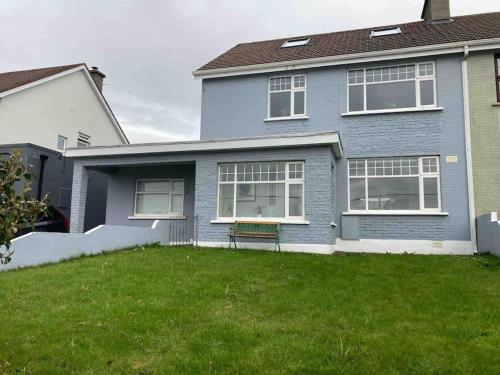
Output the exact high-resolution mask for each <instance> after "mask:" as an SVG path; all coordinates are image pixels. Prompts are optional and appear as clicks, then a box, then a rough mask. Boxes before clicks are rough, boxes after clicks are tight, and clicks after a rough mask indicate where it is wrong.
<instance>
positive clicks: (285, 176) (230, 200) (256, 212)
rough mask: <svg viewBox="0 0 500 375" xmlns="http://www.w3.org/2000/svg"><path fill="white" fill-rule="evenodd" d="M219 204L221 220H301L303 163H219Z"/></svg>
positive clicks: (302, 207) (302, 211) (302, 214)
mask: <svg viewBox="0 0 500 375" xmlns="http://www.w3.org/2000/svg"><path fill="white" fill-rule="evenodd" d="M218 202H219V204H218V214H217V216H218V217H220V218H228V217H234V218H236V217H238V218H241V217H249V218H253V217H262V218H294V219H298V218H303V217H304V163H303V162H300V161H298V162H265V163H232V164H220V165H219V196H218Z"/></svg>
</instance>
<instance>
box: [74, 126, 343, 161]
mask: <svg viewBox="0 0 500 375" xmlns="http://www.w3.org/2000/svg"><path fill="white" fill-rule="evenodd" d="M322 145H323V146H324V145H329V146H331V148H332V152H333V154H334V155H335V157H336V158H340V157H342V144H341V141H340V137H339V134H338V133H337V132H323V133H305V134H291V135H279V136H271V137H252V138H231V139H220V140H206V141H205V140H204V141H188V142H165V143H141V144H129V145H118V146H93V147H85V148H69V149H67V150H66V152H65V155H66V156H67V157H70V158H87V157H99V156H120V155H147V154H168V153H183V152H220V151H231V150H234V151H236V150H248V149H264V148H287V147H304V146H306V147H307V146H322Z"/></svg>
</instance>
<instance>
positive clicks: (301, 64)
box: [192, 38, 500, 79]
mask: <svg viewBox="0 0 500 375" xmlns="http://www.w3.org/2000/svg"><path fill="white" fill-rule="evenodd" d="M465 47H467V48H468V49H469V50H470V51H480V50H488V49H497V48H500V38H491V39H478V40H472V41H464V42H455V43H443V44H433V45H428V46H420V47H410V48H399V49H392V50H383V51H376V52H362V53H354V54H348V55H339V56H325V57H318V58H312V59H302V60H291V61H281V62H273V63H265V64H255V65H244V66H235V67H230V68H218V69H207V70H195V71H193V72H192V74H193V76H194V78H202V79H203V78H219V77H229V76H237V75H248V74H259V73H269V72H277V71H287V70H294V69H309V68H318V67H323V66H335V65H347V64H361V63H365V62H374V61H383V60H388V59H394V60H397V59H406V58H416V57H424V56H429V55H433V56H434V55H445V54H452V53H463V51H464V48H465Z"/></svg>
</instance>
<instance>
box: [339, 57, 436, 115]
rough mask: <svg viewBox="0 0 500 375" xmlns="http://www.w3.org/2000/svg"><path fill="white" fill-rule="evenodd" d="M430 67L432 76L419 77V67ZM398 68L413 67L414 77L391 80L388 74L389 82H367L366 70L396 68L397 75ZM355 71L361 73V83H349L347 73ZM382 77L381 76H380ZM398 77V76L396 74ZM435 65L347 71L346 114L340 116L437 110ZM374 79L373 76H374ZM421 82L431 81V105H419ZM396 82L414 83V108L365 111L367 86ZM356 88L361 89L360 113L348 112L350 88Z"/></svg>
mask: <svg viewBox="0 0 500 375" xmlns="http://www.w3.org/2000/svg"><path fill="white" fill-rule="evenodd" d="M428 64H431V65H432V75H425V76H421V75H420V66H421V65H428ZM400 67H405V69H406V70H408V68H409V67H413V70H414V77H413V78H403V79H400V78H399V77H398V78H397V79H392V78H391V76H392V73H389V80H388V81H383V80H381V81H375V79H373V81H372V82H368V75H367V70H375V69H379V70H382V69H389V70H390V69H393V68H396V69H397V71H398V73H399V68H400ZM356 71H358V72H359V71H361V72H362V73H363V81H362V82H360V83H358V82H354V83H350V82H349V73H350V72H356ZM382 75H383V74H382ZM398 75H399V74H398ZM436 76H437V74H436V63H435V61H421V62H416V63H406V64H392V65H383V66H382V65H381V66H368V67H364V68H353V69H347V75H346V83H347V101H346V103H347V112H346V113H344V114H342V116H345V115H350V114H371V113H391V112H400V111H401V112H415V111H420V110H426V109H427V110H435V109H436V108H437V97H436V95H437V88H436V86H437V84H436ZM374 78H375V76H374ZM422 81H432V86H433V98H434V103H433V104H425V105H422V104H420V101H421V98H420V83H421V82H422ZM396 82H414V83H415V107H405V108H383V109H367V106H368V101H367V99H368V96H367V92H368V90H367V88H368V87H369V86H376V85H382V84H388V83H389V84H390V83H396ZM356 86H362V87H363V110H362V111H350V110H349V105H350V103H349V97H350V88H351V87H356Z"/></svg>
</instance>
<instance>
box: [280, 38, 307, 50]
mask: <svg viewBox="0 0 500 375" xmlns="http://www.w3.org/2000/svg"><path fill="white" fill-rule="evenodd" d="M309 41H310V39H309V38H299V39H291V40H287V41H286V42H285V43H283V45H282V46H281V48H289V47H300V46H307V45H308V44H309Z"/></svg>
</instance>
